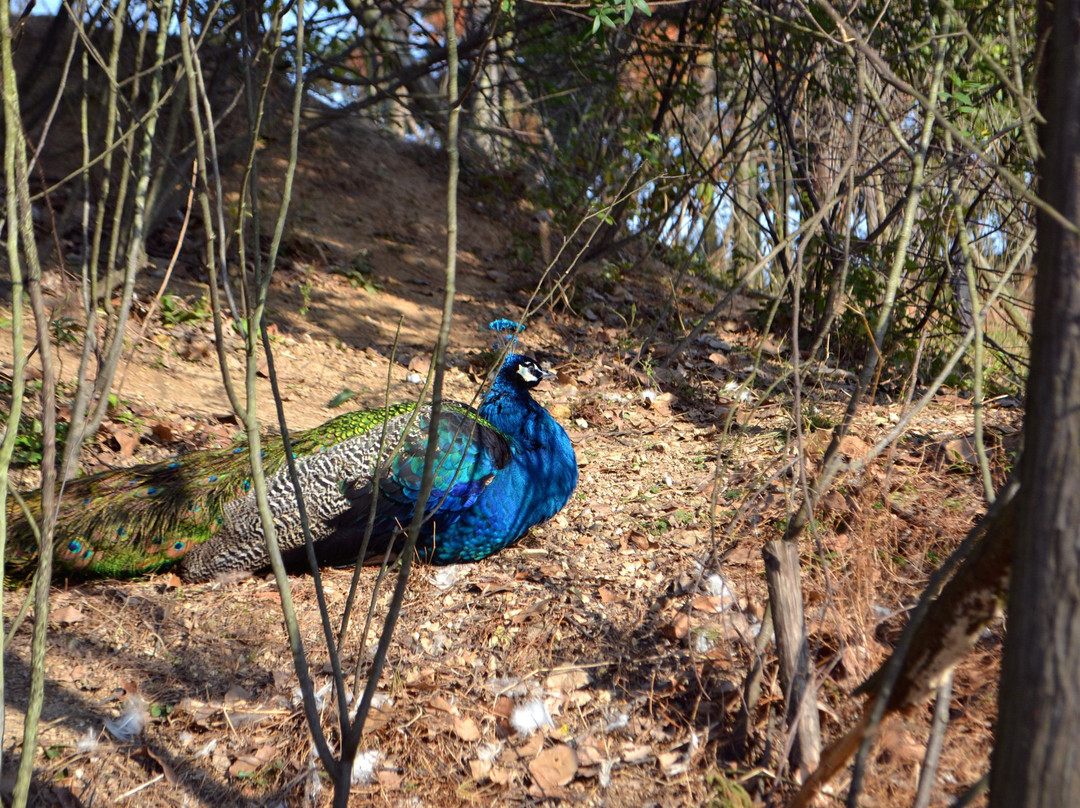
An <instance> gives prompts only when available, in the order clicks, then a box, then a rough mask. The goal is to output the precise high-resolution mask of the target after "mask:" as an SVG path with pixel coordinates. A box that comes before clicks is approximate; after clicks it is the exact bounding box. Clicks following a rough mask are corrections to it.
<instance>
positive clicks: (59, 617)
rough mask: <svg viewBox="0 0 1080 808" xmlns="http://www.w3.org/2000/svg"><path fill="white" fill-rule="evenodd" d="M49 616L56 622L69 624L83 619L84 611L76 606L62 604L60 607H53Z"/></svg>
mask: <svg viewBox="0 0 1080 808" xmlns="http://www.w3.org/2000/svg"><path fill="white" fill-rule="evenodd" d="M49 617H50V618H51V619H52V621H53V622H54V623H59V624H60V625H65V626H69V625H71V624H72V623H78V622H79V621H80V620H82V619H83V613H82V610H81V609H79V608H78V607H76V606H61V607H60V608H59V609H53V610H52V611H51V612H49Z"/></svg>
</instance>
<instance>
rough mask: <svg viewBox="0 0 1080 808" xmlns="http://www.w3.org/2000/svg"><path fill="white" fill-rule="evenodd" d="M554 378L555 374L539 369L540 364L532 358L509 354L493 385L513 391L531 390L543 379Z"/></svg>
mask: <svg viewBox="0 0 1080 808" xmlns="http://www.w3.org/2000/svg"><path fill="white" fill-rule="evenodd" d="M555 377H556V374H554V373H552V372H551V371H550V370H547V369H545V368H542V367H540V364H539V363H538V362H537V361H536V360H535V359H533V358H532V357H529V356H524V355H522V354H510V355H508V356H507V357H506V360H505V361H504V362H503V365H502V368H501V369H500V370H499V375H498V378H497V379H496V380H495V383H496V384H497V385H505V386H507V387H510V388H512V389H515V390H532V389H533V388H534V387H536V385H538V384H540V382H542V381H543V380H544V379H554V378H555Z"/></svg>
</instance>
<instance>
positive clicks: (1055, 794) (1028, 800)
mask: <svg viewBox="0 0 1080 808" xmlns="http://www.w3.org/2000/svg"><path fill="white" fill-rule="evenodd" d="M1039 33H1040V37H1039V39H1040V40H1042V39H1043V37H1044V36H1046V37H1048V40H1047V47H1046V53H1045V61H1044V63H1043V66H1042V69H1041V75H1040V76H1039V87H1040V90H1039V109H1040V111H1041V112H1042V113H1043V115H1044V116H1045V117H1046V123H1045V125H1043V126H1042V127H1041V129H1040V133H1039V138H1040V146H1041V148H1042V152H1043V155H1044V157H1043V159H1042V162H1041V165H1040V167H1039V176H1040V187H1039V193H1040V196H1041V197H1042V198H1043V199H1044V200H1045V201H1046V202H1048V203H1049V204H1050V205H1052V206H1053V207H1054V208H1055V209H1056V210H1057V211H1058V212H1060V213H1061V214H1063V215H1064V216H1065V217H1066V218H1067V219H1068V220H1069V221H1070V222H1072V223H1073V224H1074V229H1073V230H1072V231H1070V230H1069V229H1068V228H1066V227H1063V226H1062V225H1061V224H1060V223H1059V222H1057V221H1056V220H1055V219H1054V218H1053V217H1052V216H1050V215H1048V214H1047V213H1045V212H1044V211H1041V210H1040V211H1039V214H1038V234H1039V242H1038V244H1039V247H1038V277H1037V280H1036V286H1035V317H1034V336H1033V341H1032V351H1031V353H1032V356H1031V374H1030V377H1029V380H1028V389H1027V402H1028V403H1027V420H1026V424H1025V436H1024V458H1023V461H1022V467H1021V479H1022V484H1021V490H1020V503H1019V517H1020V518H1019V520H1018V533H1017V541H1016V547H1015V552H1014V556H1013V575H1012V587H1011V590H1010V593H1009V624H1008V639H1007V641H1006V645H1005V661H1004V668H1003V671H1002V679H1001V689H1000V694H999V720H998V729H997V746H996V749H995V752H994V760H993V767H992V773H991V783H990V785H991V798H990V805H991V806H992V808H1005V807H1006V806H1007V807H1008V808H1026V807H1027V806H1030V808H1036V806H1038V808H1071V806H1074V805H1076V804H1077V799H1078V798H1077V795H1078V794H1080V238H1078V236H1077V232H1076V230H1075V224H1076V222H1078V221H1080V216H1078V213H1080V48H1077V47H1076V40H1077V37H1078V35H1080V0H1056V2H1054V3H1050V2H1046V0H1043V2H1041V3H1040V7H1039Z"/></svg>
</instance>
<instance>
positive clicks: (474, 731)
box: [454, 715, 480, 741]
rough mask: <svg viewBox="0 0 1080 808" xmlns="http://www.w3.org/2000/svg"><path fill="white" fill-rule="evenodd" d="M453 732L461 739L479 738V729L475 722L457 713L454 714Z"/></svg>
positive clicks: (473, 739)
mask: <svg viewBox="0 0 1080 808" xmlns="http://www.w3.org/2000/svg"><path fill="white" fill-rule="evenodd" d="M454 734H455V735H457V736H458V737H459V738H461V740H463V741H478V740H480V729H479V728H478V727H477V726H476V722H475V721H473V720H472V719H471V718H467V717H465V718H463V717H462V716H459V715H455V716H454Z"/></svg>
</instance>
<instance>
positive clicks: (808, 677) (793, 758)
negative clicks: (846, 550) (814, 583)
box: [762, 539, 821, 783]
mask: <svg viewBox="0 0 1080 808" xmlns="http://www.w3.org/2000/svg"><path fill="white" fill-rule="evenodd" d="M762 555H763V556H764V558H765V582H766V584H767V585H768V587H769V604H770V606H771V607H772V618H773V626H774V627H775V631H776V655H777V656H778V657H779V658H780V685H781V687H782V688H783V690H784V703H785V705H786V709H787V715H786V726H787V731H788V732H789V733H792V734H793V736H794V737H792V738H791V754H790V755H789V756H788V761H789V762H790V763H791V771H792V775H793V777H794V779H795V781H796V782H798V783H801V782H803V781H804V780H805V779H806V778H807V776H808V775H809V774H810V772H812V771H813V770H814V769H816V768H817V765H818V761H819V760H820V758H821V728H820V725H819V719H818V709H817V684H816V682H815V681H814V663H813V660H812V659H811V657H810V642H809V640H808V639H807V636H806V619H805V617H804V616H803V599H802V587H801V585H800V579H799V545H798V543H796V542H793V541H784V540H782V539H781V540H778V541H770V542H767V543H766V544H765V547H764V549H763V551H762Z"/></svg>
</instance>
